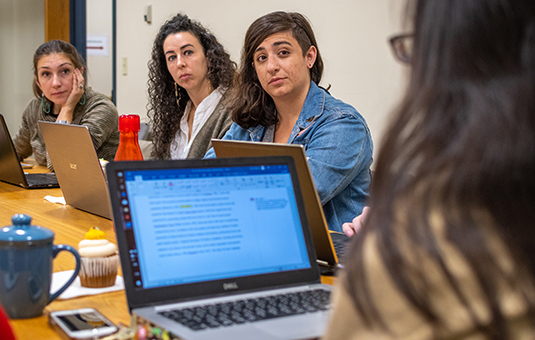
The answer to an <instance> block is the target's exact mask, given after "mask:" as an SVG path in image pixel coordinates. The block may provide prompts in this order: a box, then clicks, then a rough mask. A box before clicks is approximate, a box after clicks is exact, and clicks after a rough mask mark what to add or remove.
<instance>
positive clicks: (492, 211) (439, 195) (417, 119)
mask: <svg viewBox="0 0 535 340" xmlns="http://www.w3.org/2000/svg"><path fill="white" fill-rule="evenodd" d="M410 8H411V10H410V13H411V15H413V17H414V45H413V46H414V47H413V54H412V61H411V64H412V75H411V79H410V84H409V87H408V91H407V93H406V96H405V98H404V100H403V101H402V103H401V105H400V107H399V110H398V111H397V112H396V114H395V115H394V117H393V119H392V124H391V125H390V126H389V128H388V130H387V132H386V133H385V134H384V136H385V138H384V140H383V142H382V147H381V149H380V152H379V157H378V159H377V163H376V171H375V174H374V179H373V183H372V186H371V201H370V206H371V209H370V214H369V216H368V219H367V221H366V225H365V226H364V228H363V231H362V233H361V234H359V235H357V236H356V237H355V239H354V240H353V244H352V246H351V248H350V253H349V254H348V255H347V258H348V259H352V261H348V264H347V266H348V268H347V274H348V275H347V280H345V281H344V284H345V287H346V289H347V290H348V292H349V294H350V295H351V297H352V299H353V300H354V301H353V302H354V303H355V306H356V308H357V310H358V311H359V313H360V314H361V315H362V316H363V318H364V320H366V321H367V322H368V324H370V325H376V326H377V325H379V326H381V327H386V324H385V323H384V321H385V320H382V318H381V315H380V314H379V311H378V309H377V305H376V304H375V303H374V301H373V299H371V298H370V290H371V288H370V286H369V277H368V276H367V275H366V272H367V271H368V269H367V266H366V261H367V260H369V258H368V259H367V258H366V255H365V254H369V252H368V253H366V252H364V245H366V247H367V246H368V245H369V244H370V243H368V242H371V243H373V244H374V245H376V247H377V249H378V252H379V255H380V258H381V260H382V262H383V263H384V265H385V268H386V270H387V272H388V274H389V276H390V278H391V279H392V281H393V282H394V284H395V286H396V287H397V289H398V290H399V291H400V293H401V294H402V295H403V296H404V297H405V298H406V299H407V301H408V302H409V303H410V304H411V305H412V307H414V309H415V310H416V311H418V312H419V313H420V315H421V316H422V317H423V318H424V319H426V320H427V321H428V322H430V323H431V324H432V325H434V326H436V327H437V328H439V327H442V326H445V325H446V324H447V322H446V320H444V319H443V317H444V314H440V313H439V312H438V310H437V308H436V307H437V305H436V304H434V302H433V301H432V300H431V299H430V297H431V295H432V294H430V287H433V283H434V279H436V278H437V275H440V276H439V277H442V278H443V280H444V282H445V285H446V286H447V288H444V289H448V290H451V291H453V292H454V294H455V295H456V297H457V298H458V301H460V302H461V303H462V304H463V306H464V308H465V309H466V311H467V313H468V315H470V316H471V317H472V321H473V323H474V325H475V326H476V327H477V328H478V330H479V331H481V332H483V333H485V334H486V335H487V336H488V337H489V338H492V339H504V338H507V329H506V322H505V316H504V311H503V309H502V308H501V307H502V306H501V303H500V298H499V291H500V288H503V286H501V285H503V284H505V285H506V286H507V287H512V288H511V289H513V290H515V291H517V292H519V294H522V295H523V296H524V297H525V303H526V306H527V309H528V312H529V313H530V317H531V319H532V320H533V318H534V317H535V299H534V294H535V288H534V280H535V226H534V221H535V95H534V93H535V2H533V1H532V0H523V1H521V0H518V1H509V0H477V1H476V0H474V1H465V0H448V1H446V0H444V1H426V0H414V1H413V2H412V3H411V7H410ZM438 235H440V236H438ZM437 236H438V237H437ZM439 239H440V240H439ZM444 240H446V242H448V244H449V247H452V248H450V250H449V251H448V253H449V254H451V253H452V252H453V251H454V252H457V254H459V256H460V257H462V259H463V261H465V263H466V264H467V265H468V268H470V270H471V272H472V273H473V275H474V278H475V280H476V284H477V286H478V289H479V290H480V293H481V296H482V297H483V302H484V303H485V305H484V307H485V308H486V311H487V312H488V313H489V316H490V320H481V319H480V318H478V316H481V314H480V313H477V311H476V308H475V306H474V305H473V304H471V303H470V301H473V300H472V299H470V296H468V295H467V290H466V289H467V288H466V287H462V285H461V284H460V282H459V281H457V280H456V278H455V274H454V270H452V269H453V268H451V267H449V266H448V262H447V260H446V258H445V257H444V256H443V252H444V242H445V241H444ZM496 243H498V244H500V243H501V246H503V248H499V247H498V249H501V250H502V251H501V252H498V256H497V254H496V253H497V252H496V249H497V248H496ZM451 249H453V250H451ZM507 260H511V262H512V266H511V268H507V269H505V266H504V265H503V261H507ZM501 261H502V262H501ZM427 264H431V265H432V266H433V268H434V269H436V271H434V272H433V273H434V274H431V273H430V272H428V271H427V270H428V269H429V267H428V266H427ZM372 270H373V269H372ZM432 275H434V277H432ZM446 286H445V287H446ZM471 293H473V294H477V292H475V293H474V292H471ZM469 294H470V293H469Z"/></svg>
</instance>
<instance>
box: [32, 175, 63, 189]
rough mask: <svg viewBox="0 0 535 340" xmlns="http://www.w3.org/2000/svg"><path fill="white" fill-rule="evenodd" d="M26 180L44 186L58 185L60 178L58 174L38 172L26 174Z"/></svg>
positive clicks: (33, 184) (34, 184)
mask: <svg viewBox="0 0 535 340" xmlns="http://www.w3.org/2000/svg"><path fill="white" fill-rule="evenodd" d="M26 181H28V184H29V185H30V186H42V187H52V186H56V187H57V186H58V180H57V178H56V174H55V173H52V172H49V173H38V174H26Z"/></svg>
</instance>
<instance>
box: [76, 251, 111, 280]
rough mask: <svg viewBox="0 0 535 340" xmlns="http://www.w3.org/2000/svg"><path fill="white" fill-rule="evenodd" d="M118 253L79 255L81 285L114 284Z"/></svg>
mask: <svg viewBox="0 0 535 340" xmlns="http://www.w3.org/2000/svg"><path fill="white" fill-rule="evenodd" d="M118 267H119V255H117V254H114V255H110V256H104V257H83V256H82V257H81V265H80V274H79V276H80V281H81V284H82V287H89V288H103V287H110V286H113V285H114V284H115V279H116V278H117V269H118Z"/></svg>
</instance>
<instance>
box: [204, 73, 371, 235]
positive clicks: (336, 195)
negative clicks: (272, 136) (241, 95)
mask: <svg viewBox="0 0 535 340" xmlns="http://www.w3.org/2000/svg"><path fill="white" fill-rule="evenodd" d="M265 131H266V128H265V127H264V126H260V125H259V126H256V127H251V128H249V129H243V128H242V127H240V126H239V125H238V124H236V123H233V124H232V126H231V127H230V130H229V131H227V133H226V134H225V136H224V137H223V139H231V140H244V141H257V142H259V141H261V140H262V138H263V137H264V133H265ZM288 143H290V144H302V145H303V146H304V148H305V151H306V156H307V158H308V165H309V167H310V171H311V172H312V177H313V179H314V184H315V185H316V189H317V190H318V194H319V197H320V199H321V204H322V205H323V211H324V213H325V218H326V219H327V224H328V225H329V229H331V230H335V231H342V224H343V223H344V222H350V221H351V220H353V218H354V217H355V216H357V215H359V214H360V213H361V212H362V208H363V207H364V205H365V202H366V199H367V197H368V190H369V186H370V181H371V177H370V165H371V164H372V152H373V143H372V138H371V134H370V130H369V129H368V125H367V124H366V121H365V120H364V118H363V117H362V116H361V115H360V114H359V113H358V112H357V110H355V108H353V107H352V106H351V105H348V104H345V103H344V102H342V101H341V100H338V99H336V98H334V97H333V96H331V95H330V94H329V93H328V92H327V91H326V90H324V89H322V88H319V87H318V86H317V85H316V84H315V83H314V82H310V89H309V91H308V95H307V97H306V100H305V103H304V105H303V109H302V110H301V113H300V115H299V118H298V119H297V122H296V123H295V126H294V128H293V130H292V133H291V135H290V138H289V139H288ZM213 157H215V152H214V150H213V148H212V149H210V150H209V151H208V153H207V154H206V156H205V158H213Z"/></svg>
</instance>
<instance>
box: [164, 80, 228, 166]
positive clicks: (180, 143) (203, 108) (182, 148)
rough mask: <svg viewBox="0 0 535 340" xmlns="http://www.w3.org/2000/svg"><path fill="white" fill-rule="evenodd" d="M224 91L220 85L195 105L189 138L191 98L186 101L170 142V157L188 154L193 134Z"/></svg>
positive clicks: (182, 157) (176, 157) (213, 108)
mask: <svg viewBox="0 0 535 340" xmlns="http://www.w3.org/2000/svg"><path fill="white" fill-rule="evenodd" d="M224 93H225V90H224V89H222V88H221V86H220V87H218V88H217V89H215V90H214V91H213V92H212V93H210V95H208V97H206V98H204V100H203V101H202V102H201V103H200V104H199V107H197V110H196V111H195V117H193V125H192V126H191V129H192V131H191V138H190V139H189V140H188V134H189V127H188V117H189V114H190V112H191V100H190V101H188V104H187V105H186V109H185V110H184V115H183V116H182V119H181V120H180V128H179V129H178V131H177V132H176V136H175V139H174V140H173V142H172V143H171V159H185V158H186V157H187V156H188V152H189V150H190V148H191V144H192V143H193V141H194V140H195V136H197V134H198V133H199V131H200V130H201V128H202V127H203V126H204V123H206V121H207V120H208V118H210V116H211V115H212V113H214V110H215V108H216V106H217V104H219V101H220V100H221V97H223V94H224Z"/></svg>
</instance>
